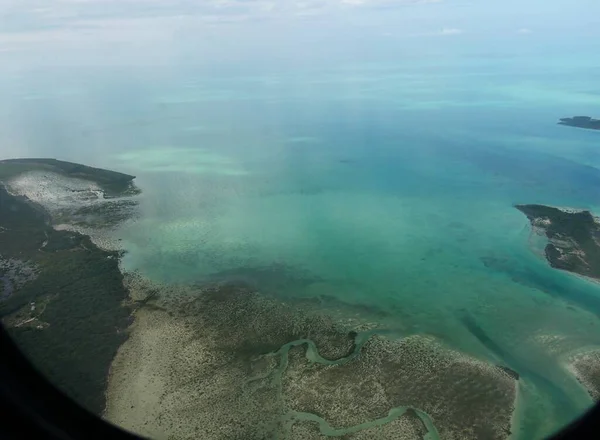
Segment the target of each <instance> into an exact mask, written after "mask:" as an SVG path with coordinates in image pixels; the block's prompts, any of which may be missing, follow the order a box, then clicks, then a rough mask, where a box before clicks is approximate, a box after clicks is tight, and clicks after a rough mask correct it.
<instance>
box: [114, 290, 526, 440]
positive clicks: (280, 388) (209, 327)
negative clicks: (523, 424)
mask: <svg viewBox="0 0 600 440" xmlns="http://www.w3.org/2000/svg"><path fill="white" fill-rule="evenodd" d="M140 281H141V280H140V279H137V282H138V283H139V282H140ZM144 288H145V287H143V286H140V285H139V284H138V286H137V289H138V290H139V289H142V290H143V289H144ZM154 289H155V287H153V288H150V289H148V290H149V291H150V290H151V291H154V292H155V290H154ZM169 289H170V292H169V297H168V298H161V297H160V296H159V297H154V298H153V299H151V300H150V301H148V302H147V303H146V305H145V306H143V307H142V308H140V309H138V310H137V312H136V314H135V323H134V325H133V326H132V328H131V331H130V337H129V339H128V341H127V342H126V343H125V344H124V345H123V346H122V347H121V349H120V350H119V352H118V354H117V356H116V358H115V361H114V363H113V365H112V368H111V373H110V380H109V388H108V392H107V402H108V404H107V408H106V411H105V416H106V418H107V419H108V420H110V421H112V422H114V423H117V424H119V425H121V426H123V427H125V428H126V429H129V430H131V431H134V432H138V433H140V434H142V435H146V436H149V437H153V438H206V439H211V438H219V439H225V438H232V439H234V438H244V439H263V438H277V439H284V438H290V439H291V438H307V439H311V438H315V439H317V438H325V437H340V438H348V439H349V438H357V439H359V438H372V436H373V435H376V436H377V437H378V438H385V439H387V438H390V439H395V438H398V439H400V438H423V437H424V436H427V438H429V439H436V438H444V439H446V438H450V439H459V438H506V437H507V436H508V435H509V432H510V423H511V416H512V413H513V410H514V402H515V398H516V393H517V387H516V384H517V381H516V380H515V378H514V377H511V375H509V374H508V373H506V372H505V371H504V370H502V369H501V368H499V367H496V366H493V365H489V364H487V363H484V362H481V361H478V360H475V359H473V358H470V357H469V356H466V355H464V354H461V353H458V352H456V351H453V350H450V349H449V348H447V347H444V346H443V345H442V344H441V343H440V342H438V341H436V340H435V339H434V338H431V337H426V336H418V335H415V336H411V337H408V338H405V339H402V340H399V341H398V340H390V339H387V338H384V337H382V336H378V335H377V334H375V332H373V331H368V332H361V331H360V328H359V329H356V330H357V331H354V330H351V329H348V328H345V327H344V326H342V325H340V324H339V323H338V322H336V321H335V320H333V319H331V318H330V317H328V316H326V315H319V314H315V313H313V312H309V311H306V310H304V309H302V308H301V307H298V306H297V305H294V304H292V303H285V302H281V301H278V300H275V299H273V298H270V297H266V296H264V295H261V294H260V293H257V292H254V291H250V290H248V288H247V287H245V286H236V285H227V284H221V285H215V286H210V287H204V288H200V287H196V288H192V287H189V286H188V287H181V289H180V290H179V291H176V289H174V288H173V287H172V286H171V287H170V288H169ZM133 290H135V288H134V289H132V291H133ZM138 296H141V295H139V294H138ZM370 436H371V437H370Z"/></svg>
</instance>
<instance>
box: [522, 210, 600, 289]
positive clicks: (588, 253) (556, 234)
mask: <svg viewBox="0 0 600 440" xmlns="http://www.w3.org/2000/svg"><path fill="white" fill-rule="evenodd" d="M516 208H517V209H518V210H519V211H521V212H523V213H524V214H525V215H526V216H527V218H528V219H529V220H530V221H531V224H532V225H533V226H534V227H536V228H539V229H541V230H543V231H544V232H545V234H546V237H548V239H549V240H550V242H549V243H548V245H547V246H546V249H545V252H546V258H547V259H548V261H549V262H550V265H551V266H552V267H555V268H557V269H563V270H567V271H569V272H574V273H578V274H580V275H585V276H589V277H593V278H597V279H600V245H599V244H598V239H600V225H599V224H598V223H597V222H596V220H595V219H594V216H593V215H592V214H591V213H590V212H589V211H581V212H566V211H563V210H560V209H558V208H553V207H551V206H544V205H517V206H516Z"/></svg>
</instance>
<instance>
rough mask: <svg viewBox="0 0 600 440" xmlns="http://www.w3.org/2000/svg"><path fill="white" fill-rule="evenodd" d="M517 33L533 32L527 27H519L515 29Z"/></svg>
mask: <svg viewBox="0 0 600 440" xmlns="http://www.w3.org/2000/svg"><path fill="white" fill-rule="evenodd" d="M517 34H522V35H527V34H533V31H532V30H531V29H528V28H521V29H519V30H517Z"/></svg>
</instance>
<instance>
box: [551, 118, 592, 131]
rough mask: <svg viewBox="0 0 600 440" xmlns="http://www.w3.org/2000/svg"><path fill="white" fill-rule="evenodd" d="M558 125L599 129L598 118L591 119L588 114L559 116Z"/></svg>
mask: <svg viewBox="0 0 600 440" xmlns="http://www.w3.org/2000/svg"><path fill="white" fill-rule="evenodd" d="M559 125H568V126H569V127H579V128H587V129H589V130H600V119H592V118H590V117H589V116H573V117H572V118H561V120H560V122H559Z"/></svg>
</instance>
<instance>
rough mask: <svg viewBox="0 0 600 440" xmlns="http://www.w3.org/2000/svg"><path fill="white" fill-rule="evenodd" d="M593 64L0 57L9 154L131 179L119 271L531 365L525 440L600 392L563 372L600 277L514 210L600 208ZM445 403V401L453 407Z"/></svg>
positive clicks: (592, 322)
mask: <svg viewBox="0 0 600 440" xmlns="http://www.w3.org/2000/svg"><path fill="white" fill-rule="evenodd" d="M598 75H600V62H598V61H597V60H596V61H594V60H590V59H589V57H584V56H578V55H577V54H565V55H564V56H563V58H557V57H548V56H541V55H540V56H533V55H531V54H526V55H525V54H522V55H515V56H513V57H510V56H505V57H492V56H490V57H486V56H483V55H481V56H474V55H472V56H469V57H463V58H451V57H448V58H442V59H439V60H438V59H433V58H424V59H421V60H419V59H411V60H410V62H402V61H401V60H398V61H394V60H393V59H392V60H386V61H385V62H369V63H361V64H354V63H350V62H347V63H339V64H334V63H331V64H324V65H322V66H301V67H298V66H295V68H293V69H292V68H289V69H286V68H278V69H268V68H264V69H261V68H260V67H256V66H255V68H254V69H252V71H250V70H249V71H248V72H246V73H243V74H242V73H240V72H229V71H221V72H217V73H215V72H211V71H209V69H206V68H203V69H195V68H194V66H187V67H186V68H177V69H170V68H167V67H164V66H162V67H143V66H142V67H139V66H138V67H135V68H134V67H128V68H127V69H119V68H117V67H105V68H100V69H99V68H97V67H94V68H92V67H78V68H68V69H67V68H60V67H57V68H56V69H48V70H45V71H44V72H39V71H27V72H18V74H17V73H14V72H12V73H11V72H5V73H3V74H2V76H1V78H0V91H1V92H2V95H3V96H4V98H3V101H2V102H1V103H0V120H1V122H0V133H1V134H2V145H3V147H2V150H1V151H2V153H1V155H2V158H8V157H24V156H31V157H35V156H49V157H56V158H59V159H64V160H70V161H75V162H82V163H85V164H88V165H94V166H100V167H106V168H110V169H114V170H118V171H122V172H126V173H132V174H135V175H136V176H137V180H136V182H137V184H138V186H140V187H141V188H142V190H143V195H142V202H141V213H142V214H141V218H140V219H139V220H138V221H137V222H135V223H132V224H129V225H126V226H124V227H123V228H122V229H121V230H120V231H119V232H118V237H119V238H121V239H122V243H123V246H124V247H125V249H127V251H128V253H127V254H126V256H125V257H124V260H123V266H124V267H125V268H126V269H128V270H134V269H137V270H139V271H141V272H142V273H143V274H144V275H146V276H148V277H150V278H152V279H155V280H158V281H163V282H202V281H206V280H215V279H216V280H225V279H236V280H245V281H248V282H251V283H253V284H255V285H257V286H258V287H259V288H260V289H262V290H264V291H266V292H269V293H270V294H275V295H281V296H282V297H286V296H287V297H298V298H299V297H321V298H326V299H327V301H328V303H330V304H333V306H332V307H336V308H337V309H343V308H344V306H345V305H351V306H358V307H353V308H352V310H354V311H356V310H362V312H360V313H362V314H364V316H365V317H366V318H367V319H375V320H379V321H380V322H381V325H382V326H384V327H386V328H388V329H391V330H392V331H394V332H397V334H398V335H408V334H413V333H426V334H431V335H434V336H436V337H438V338H440V339H442V340H443V341H444V342H446V343H447V344H448V345H449V346H451V347H455V348H457V349H460V350H463V351H465V352H467V353H470V354H471V355H473V356H476V357H478V358H480V359H485V360H489V361H490V362H494V363H498V364H502V365H506V366H508V367H510V368H512V369H514V370H515V371H517V372H518V373H519V374H520V375H521V378H522V380H521V381H520V385H519V387H520V398H519V405H518V414H517V418H518V424H517V425H516V432H515V434H517V437H518V438H519V437H520V438H527V439H529V438H539V437H541V436H542V435H544V434H547V433H549V432H551V431H552V430H554V429H556V428H558V427H560V426H561V425H562V424H564V423H566V422H568V421H570V420H572V419H573V418H574V417H576V416H578V415H580V414H581V413H582V412H583V411H584V410H585V409H586V408H587V407H589V406H590V405H591V403H592V401H591V399H590V398H589V396H588V395H587V393H586V391H585V390H584V389H583V388H582V387H581V386H580V385H579V383H578V382H577V381H576V380H575V379H574V377H573V376H571V375H570V374H568V373H567V371H566V369H565V365H564V364H565V358H566V356H568V355H569V354H570V353H573V352H574V351H577V350H581V349H584V348H587V347H593V346H599V347H600V321H599V320H598V317H599V316H600V286H598V285H595V284H593V283H591V282H588V281H585V280H583V279H580V278H577V277H576V276H573V275H571V274H568V273H565V272H561V271H558V270H554V269H552V268H550V267H549V266H548V264H547V262H546V261H545V259H544V258H543V256H542V254H541V249H543V245H544V243H543V240H542V239H541V238H540V237H536V236H532V235H531V233H530V227H529V222H528V220H527V218H526V217H525V216H524V215H523V214H522V213H520V212H519V211H518V210H516V209H515V208H514V206H513V205H514V204H517V203H524V204H529V203H541V204H548V205H555V206H565V207H573V208H586V209H591V210H592V211H594V212H596V213H598V214H600V133H598V132H594V131H586V130H581V129H575V128H570V127H564V126H559V125H557V124H556V122H557V121H558V119H559V118H561V117H568V116H573V115H578V114H581V115H590V116H598V113H599V109H600V106H599V105H598V104H599V103H600V88H599V87H598V83H597V78H598ZM441 404H443V402H442V403H441Z"/></svg>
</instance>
